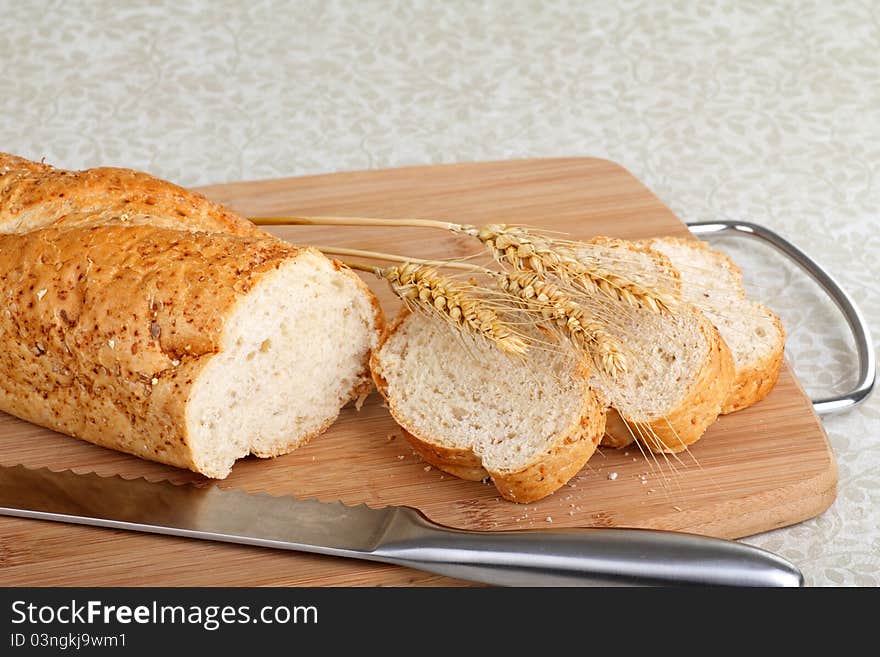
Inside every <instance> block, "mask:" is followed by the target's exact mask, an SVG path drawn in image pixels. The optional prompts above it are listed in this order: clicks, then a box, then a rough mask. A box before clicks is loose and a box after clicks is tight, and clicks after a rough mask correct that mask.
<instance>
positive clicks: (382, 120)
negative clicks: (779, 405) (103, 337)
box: [0, 0, 880, 585]
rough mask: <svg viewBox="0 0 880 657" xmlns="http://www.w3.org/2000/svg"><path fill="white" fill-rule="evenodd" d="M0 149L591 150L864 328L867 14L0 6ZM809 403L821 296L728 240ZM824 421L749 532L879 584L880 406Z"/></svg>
mask: <svg viewBox="0 0 880 657" xmlns="http://www.w3.org/2000/svg"><path fill="white" fill-rule="evenodd" d="M0 25H2V29H0V150H5V151H9V152H13V153H17V154H20V155H24V156H28V157H31V158H35V159H39V158H41V157H45V158H46V159H47V161H49V162H51V163H53V164H56V165H58V166H63V167H67V168H83V167H88V166H94V165H99V164H115V165H121V166H130V167H135V168H141V169H145V170H148V171H151V172H153V173H155V174H157V175H160V176H163V177H166V178H169V179H171V180H174V181H176V182H179V183H181V184H185V185H198V184H204V183H213V182H226V181H233V180H240V179H256V178H270V177H277V176H291V175H301V174H312V173H323V172H331V171H339V170H353V169H366V168H382V167H397V166H402V165H411V164H430V163H440V162H460V161H471V160H493V159H504V158H523V157H541V156H550V157H556V156H578V155H590V156H598V157H605V158H609V159H611V160H614V161H616V162H619V163H620V164H622V165H624V166H625V167H627V168H628V169H629V170H630V171H632V172H633V173H634V174H635V175H636V176H637V177H638V178H640V179H641V180H642V181H643V182H644V183H645V184H647V185H648V187H650V188H651V189H652V190H654V191H655V192H656V193H657V194H658V195H659V196H660V198H661V199H663V201H665V202H666V203H667V204H668V205H669V206H670V207H671V208H672V209H673V210H674V211H675V212H676V213H677V214H678V216H680V217H681V218H683V219H685V220H706V219H720V218H730V219H745V220H752V221H756V222H760V223H763V224H765V225H767V226H770V227H771V228H773V229H775V230H777V231H779V232H781V233H782V234H783V235H785V236H788V237H789V238H792V239H794V240H795V241H796V242H797V243H798V244H799V245H801V246H802V247H803V248H804V249H805V250H806V251H807V252H808V253H810V254H812V255H814V256H815V257H816V258H817V259H818V260H819V261H820V262H821V263H822V264H824V265H825V266H827V268H828V269H829V270H830V271H831V272H832V273H833V275H834V276H836V277H837V278H838V279H839V280H840V281H841V282H842V283H843V284H844V286H845V287H846V289H847V290H849V291H850V292H851V293H852V295H853V296H854V297H855V299H856V300H857V302H858V303H859V304H860V306H861V308H862V310H863V311H864V313H865V314H866V315H867V318H868V321H869V323H870V325H871V326H872V327H873V328H874V330H875V333H880V304H878V296H880V295H878V289H880V283H878V281H880V265H878V263H877V256H878V252H880V234H878V229H880V4H878V3H876V2H872V1H871V0H867V1H861V2H859V1H852V2H834V3H829V2H822V1H819V0H817V1H814V2H796V1H791V2H764V1H763V0H755V1H751V2H745V1H741V2H734V1H730V2H700V1H697V0H694V1H693V2H686V1H682V2H650V1H645V2H635V1H627V2H619V3H616V4H615V3H613V2H604V1H600V2H538V1H535V2H519V1H517V0H510V1H508V2H486V3H477V2H441V3H429V2H418V3H411V2H394V3H387V2H371V1H367V2H364V1H360V2H356V1H352V2H294V3H268V2H203V3H198V2H185V1H181V0H175V1H174V2H166V3H138V2H115V1H108V2H17V1H12V0H0ZM730 251H731V253H732V254H733V255H734V257H735V259H737V260H739V261H740V263H741V264H743V265H745V267H744V268H745V269H746V270H747V278H748V280H749V281H750V282H751V283H752V284H753V287H752V290H753V293H754V294H755V295H757V296H758V297H760V298H762V299H764V300H765V301H767V302H768V303H769V304H770V305H771V306H772V307H773V308H774V309H776V310H777V311H778V312H779V313H780V314H781V316H782V318H783V321H784V323H785V326H786V328H787V329H788V332H789V336H790V337H789V340H788V348H787V353H788V358H789V359H790V361H791V362H792V363H793V364H794V367H795V370H796V371H797V373H798V375H799V377H800V379H801V381H802V382H803V383H804V384H805V386H806V387H807V388H808V390H809V391H811V392H816V393H824V392H828V391H840V390H844V389H846V387H847V385H848V384H851V383H852V381H853V380H854V376H855V374H854V373H855V355H854V351H853V349H852V347H851V341H850V338H849V336H848V334H847V332H846V329H845V325H844V324H843V322H842V321H841V320H840V319H839V318H838V317H837V315H836V311H835V310H834V308H833V306H831V304H830V303H828V302H827V301H823V300H822V299H821V295H820V294H819V293H818V292H817V290H816V289H815V288H814V287H813V286H812V285H811V284H808V283H806V282H805V280H804V278H803V276H802V275H800V274H798V273H797V272H796V271H795V270H794V269H792V268H790V267H785V266H781V265H780V264H779V262H780V261H779V259H778V257H776V256H772V255H768V254H766V253H765V252H764V251H763V250H761V249H759V248H755V247H754V245H749V246H748V248H742V247H740V246H738V245H736V244H733V245H731V248H730ZM825 427H826V429H827V431H828V435H829V436H830V439H831V443H832V446H833V449H834V452H835V454H836V456H837V459H838V463H839V466H840V488H839V495H838V499H837V501H836V502H835V504H834V505H833V506H832V507H831V509H830V510H829V511H828V512H826V513H825V514H823V515H822V516H820V517H819V518H816V519H814V520H811V521H808V522H805V523H802V524H800V525H797V526H795V527H790V528H786V529H782V530H777V531H774V532H770V533H767V534H763V535H760V536H755V537H752V538H750V539H748V541H749V542H750V543H753V544H755V545H759V546H762V547H765V548H768V549H770V550H773V551H775V552H778V553H780V554H782V555H783V556H785V557H787V558H789V559H791V560H793V561H794V562H795V563H797V564H798V565H799V566H800V567H801V568H803V570H804V572H805V574H806V577H807V581H808V583H809V584H813V585H836V584H843V585H877V584H880V511H878V509H880V436H878V433H880V395H877V396H875V397H874V398H873V399H872V400H871V401H869V402H868V403H867V404H865V405H863V406H862V407H861V408H859V409H857V410H855V411H853V412H851V413H849V414H847V415H843V416H838V417H828V418H827V419H826V420H825Z"/></svg>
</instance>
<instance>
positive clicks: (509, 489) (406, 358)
mask: <svg viewBox="0 0 880 657" xmlns="http://www.w3.org/2000/svg"><path fill="white" fill-rule="evenodd" d="M372 368H373V376H374V379H375V381H376V384H377V386H378V388H379V390H380V391H381V392H382V394H383V395H384V396H385V398H386V399H387V400H388V404H389V407H390V409H391V413H392V415H393V416H394V418H395V420H397V422H398V423H399V424H400V425H401V426H402V427H403V428H404V429H405V430H406V432H407V434H408V435H407V438H408V439H409V440H410V442H411V443H412V444H413V446H414V448H415V449H416V450H417V451H418V453H419V454H420V455H421V456H422V457H423V458H424V459H425V460H426V461H428V462H429V463H431V464H432V465H434V466H436V467H437V468H439V469H441V470H444V471H446V472H449V473H450V474H453V475H455V476H458V477H462V478H465V479H471V480H479V479H483V478H485V477H487V476H488V477H491V478H492V480H493V482H494V483H495V485H496V487H497V488H498V490H499V492H500V493H501V495H502V496H503V497H505V498H506V499H509V500H512V501H516V502H531V501H534V500H536V499H540V498H542V497H545V496H546V495H549V494H550V493H552V492H553V491H555V490H556V489H557V488H559V487H560V486H562V485H563V484H564V483H565V482H566V481H568V480H569V479H570V478H571V477H572V476H573V475H574V474H576V473H577V472H578V471H579V470H580V468H581V467H583V464H584V463H585V462H586V461H587V459H588V458H589V457H590V456H591V455H592V453H593V451H594V450H595V447H596V444H597V443H598V441H599V438H600V437H601V435H602V431H603V429H604V416H605V413H604V409H603V408H602V407H601V406H600V404H599V402H598V400H597V398H596V396H595V394H594V393H593V392H592V390H591V389H590V387H589V383H588V378H587V372H586V371H585V368H584V365H583V364H582V363H581V362H579V360H578V359H576V358H575V357H573V356H572V355H570V354H560V353H552V352H551V351H545V350H541V349H533V350H531V351H530V353H529V354H528V356H526V357H522V358H520V357H513V356H509V355H506V354H504V353H502V352H501V351H500V350H498V349H496V348H494V347H492V346H490V345H488V344H485V343H482V342H470V341H467V340H466V339H463V338H462V336H461V335H460V334H459V333H457V332H456V331H455V330H454V329H452V328H451V327H449V326H448V325H446V324H444V323H443V322H439V321H437V320H435V319H433V318H430V317H426V316H424V315H421V314H418V313H414V314H408V315H407V314H404V315H403V316H401V317H400V318H398V320H397V321H396V322H395V323H394V324H393V325H392V326H391V327H390V328H389V330H388V331H387V332H386V335H385V336H384V337H383V340H382V343H381V345H380V347H379V349H378V350H377V351H376V353H375V354H374V356H373V359H372Z"/></svg>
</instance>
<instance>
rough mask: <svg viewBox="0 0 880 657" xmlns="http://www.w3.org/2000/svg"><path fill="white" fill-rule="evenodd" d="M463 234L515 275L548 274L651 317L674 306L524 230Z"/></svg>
mask: <svg viewBox="0 0 880 657" xmlns="http://www.w3.org/2000/svg"><path fill="white" fill-rule="evenodd" d="M464 232H467V233H468V234H469V235H473V236H474V237H476V238H477V239H479V240H480V241H481V242H482V243H483V244H484V245H485V247H486V248H487V249H488V250H489V252H490V253H491V254H492V257H493V258H495V260H497V261H498V262H503V263H508V264H509V265H511V266H512V267H513V268H514V269H516V270H517V271H532V272H535V273H538V274H543V273H544V272H549V273H552V274H555V275H556V276H558V277H559V278H560V279H562V280H563V281H565V282H566V283H569V284H573V285H576V286H578V287H580V288H581V289H582V290H583V291H584V292H586V293H587V294H595V293H597V292H599V293H602V294H604V295H606V296H608V297H611V298H613V299H615V300H617V301H619V302H621V303H624V304H626V305H628V306H632V307H634V308H647V309H648V310H650V311H652V312H655V313H660V312H664V311H667V312H668V311H671V309H672V308H673V306H674V305H675V299H674V298H672V297H671V296H670V295H666V294H662V293H659V292H657V291H655V290H649V289H647V288H645V287H643V286H641V285H638V284H636V283H634V282H632V281H629V280H627V279H626V278H624V277H622V276H620V275H618V274H615V273H614V272H612V271H610V270H609V269H607V268H605V267H601V266H598V265H596V264H593V263H586V262H583V261H581V260H579V259H578V258H577V257H576V256H575V255H574V253H573V252H571V251H570V250H568V249H564V248H559V247H556V246H554V244H553V240H551V239H548V238H546V237H544V236H542V235H537V234H535V233H532V232H530V231H528V230H526V229H525V228H520V227H518V226H508V225H507V224H487V225H485V226H480V227H476V226H473V227H466V228H465V231H464Z"/></svg>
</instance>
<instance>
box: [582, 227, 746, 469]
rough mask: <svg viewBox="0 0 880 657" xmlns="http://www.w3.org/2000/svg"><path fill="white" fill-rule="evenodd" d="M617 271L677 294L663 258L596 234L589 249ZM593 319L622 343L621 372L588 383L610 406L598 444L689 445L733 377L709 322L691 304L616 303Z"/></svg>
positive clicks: (673, 448) (661, 448) (667, 448)
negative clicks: (670, 309)
mask: <svg viewBox="0 0 880 657" xmlns="http://www.w3.org/2000/svg"><path fill="white" fill-rule="evenodd" d="M579 257H580V258H581V259H582V260H584V261H586V260H587V259H588V258H589V257H593V258H595V257H600V258H601V259H602V261H603V262H605V263H607V265H606V266H607V267H608V268H609V269H611V270H612V271H614V272H615V273H616V274H617V275H619V276H621V277H623V278H625V279H627V280H628V281H630V282H633V283H637V284H639V285H640V286H642V287H643V288H646V289H663V290H665V291H666V292H668V293H670V294H673V295H677V294H678V290H677V286H678V274H677V272H676V271H675V269H674V267H673V266H672V264H671V263H670V261H669V260H668V259H667V258H666V257H665V256H663V255H661V254H658V253H656V252H654V251H652V250H650V249H648V248H647V247H645V246H643V245H639V244H634V243H632V242H628V241H625V240H617V239H609V238H597V239H595V240H592V242H591V246H590V247H589V254H587V253H583V254H581V255H580V256H579ZM597 318H599V319H601V321H602V322H603V324H604V326H605V328H606V329H607V330H608V332H609V333H611V334H612V335H613V336H615V337H616V338H617V339H618V340H619V341H620V343H621V344H622V346H623V348H624V350H625V355H626V359H627V362H628V369H627V372H625V373H623V374H618V375H617V376H615V377H613V378H612V377H609V376H603V375H601V373H600V372H594V373H593V375H592V378H591V384H592V386H593V387H594V388H595V389H596V391H597V392H598V393H599V394H600V395H602V396H603V398H604V399H605V400H606V401H607V402H608V403H609V404H610V405H611V407H612V410H611V411H610V412H609V414H608V420H607V426H606V435H605V437H604V438H603V440H602V444H603V445H605V446H609V447H624V446H626V445H628V444H630V443H632V442H633V440H634V439H638V440H639V442H640V443H642V444H644V445H646V446H647V447H648V448H649V449H651V450H652V451H656V452H669V453H674V452H680V451H682V450H684V449H686V448H687V446H688V445H691V444H693V443H694V442H696V441H697V440H698V439H699V438H700V437H701V436H702V435H703V433H704V432H705V431H706V429H707V428H708V427H709V425H711V424H712V423H713V422H714V421H715V419H716V418H717V417H718V414H719V413H720V411H721V407H722V404H723V402H724V399H725V398H726V396H727V391H728V390H729V387H730V385H731V382H732V378H733V361H732V359H731V355H730V352H729V350H728V348H727V345H726V344H725V343H724V340H722V339H721V336H720V335H719V334H718V331H717V330H716V329H715V327H714V326H713V325H712V324H711V323H710V322H709V321H708V320H707V319H706V318H705V317H704V316H703V314H702V313H700V312H699V311H698V310H697V309H696V308H694V307H692V306H691V305H689V304H687V303H678V304H677V305H676V308H675V312H674V313H662V314H658V313H656V312H653V311H652V310H650V309H648V308H645V307H639V308H634V307H631V306H630V305H627V304H623V303H619V304H616V305H614V304H609V305H606V306H605V307H603V308H602V309H601V311H600V313H598V314H597Z"/></svg>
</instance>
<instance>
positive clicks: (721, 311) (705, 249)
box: [646, 237, 785, 413]
mask: <svg viewBox="0 0 880 657" xmlns="http://www.w3.org/2000/svg"><path fill="white" fill-rule="evenodd" d="M646 244H647V245H648V246H649V247H650V248H652V249H654V250H655V251H658V252H660V253H662V254H664V255H665V256H666V257H668V258H669V259H670V260H671V262H672V265H673V266H674V267H675V268H676V269H677V270H678V271H679V273H680V278H681V294H682V297H683V298H684V299H685V300H686V301H689V302H690V303H692V304H693V305H694V306H696V307H697V308H698V309H699V310H701V311H702V312H703V314H705V315H706V317H707V318H708V319H709V320H710V321H711V322H712V323H713V324H714V325H715V326H716V327H717V328H718V331H719V332H720V333H721V336H722V337H723V338H724V341H725V342H726V343H727V345H728V346H729V347H730V350H731V353H732V354H733V363H734V368H735V376H734V380H733V383H732V385H731V387H730V390H728V393H727V397H726V398H725V400H724V405H723V407H722V409H721V412H722V413H732V412H734V411H738V410H741V409H743V408H747V407H748V406H751V405H752V404H754V403H756V402H759V401H760V400H762V399H763V398H764V397H766V396H767V394H768V393H769V392H770V390H771V389H772V388H773V386H774V385H776V381H777V379H778V378H779V370H780V369H781V368H782V360H783V355H784V352H785V329H784V328H783V327H782V322H781V321H780V319H779V317H778V316H777V315H776V313H774V312H773V311H772V310H770V309H769V308H767V307H766V306H764V305H763V304H760V303H757V302H755V301H752V300H750V299H748V298H746V293H745V287H744V286H743V279H742V272H741V271H740V270H739V267H737V266H736V264H735V263H734V262H733V261H732V260H731V259H730V258H729V257H727V255H725V254H724V253H722V252H721V251H719V250H717V249H713V248H712V247H710V246H709V245H708V244H706V243H705V242H702V241H700V240H695V239H681V238H678V237H661V238H657V239H652V240H648V241H647V242H646Z"/></svg>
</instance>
